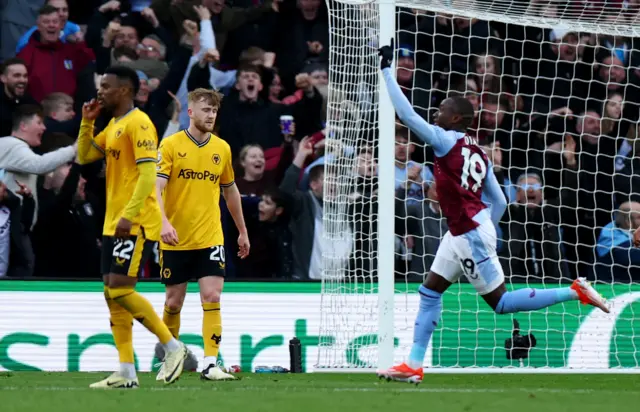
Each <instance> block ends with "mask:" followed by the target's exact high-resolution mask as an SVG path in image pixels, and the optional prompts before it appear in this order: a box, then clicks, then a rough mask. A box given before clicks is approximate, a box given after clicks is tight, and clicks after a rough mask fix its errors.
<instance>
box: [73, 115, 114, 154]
mask: <svg viewBox="0 0 640 412" xmlns="http://www.w3.org/2000/svg"><path fill="white" fill-rule="evenodd" d="M94 123H95V122H94V121H93V120H85V119H82V122H81V123H80V133H79V134H78V160H79V161H80V164H87V163H92V162H95V161H96V160H100V159H102V158H103V157H104V150H105V147H106V145H107V135H106V133H105V131H104V130H103V131H102V132H100V133H99V134H98V135H97V136H95V137H94V136H93V130H94Z"/></svg>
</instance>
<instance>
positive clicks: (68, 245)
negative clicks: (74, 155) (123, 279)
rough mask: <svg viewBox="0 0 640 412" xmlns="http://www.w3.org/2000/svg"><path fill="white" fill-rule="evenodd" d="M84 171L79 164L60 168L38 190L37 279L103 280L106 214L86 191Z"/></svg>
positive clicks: (44, 180)
mask: <svg viewBox="0 0 640 412" xmlns="http://www.w3.org/2000/svg"><path fill="white" fill-rule="evenodd" d="M80 169H81V167H80V165H78V164H77V163H72V164H71V165H63V166H60V167H59V168H58V169H56V170H55V171H54V172H53V173H50V174H49V175H47V176H45V177H44V179H43V182H42V185H39V187H38V199H39V201H40V208H39V209H38V219H39V220H38V223H37V224H36V226H35V228H34V231H33V235H32V240H33V247H34V250H35V252H36V257H37V258H36V264H35V275H36V276H39V277H64V278H87V277H95V278H98V277H100V264H99V262H100V241H99V239H100V236H101V229H102V225H101V219H100V216H103V214H102V211H101V210H99V207H100V206H98V202H97V200H96V199H94V197H93V196H92V195H91V194H90V193H87V192H85V190H84V186H85V180H84V179H83V178H82V177H81V176H80ZM69 253H72V255H70V254H69Z"/></svg>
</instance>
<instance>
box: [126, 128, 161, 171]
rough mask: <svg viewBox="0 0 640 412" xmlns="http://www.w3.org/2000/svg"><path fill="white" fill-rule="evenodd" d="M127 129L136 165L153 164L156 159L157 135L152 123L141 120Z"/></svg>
mask: <svg viewBox="0 0 640 412" xmlns="http://www.w3.org/2000/svg"><path fill="white" fill-rule="evenodd" d="M128 128H129V130H128V134H129V136H131V145H132V148H133V156H134V158H135V160H136V163H137V164H140V163H144V162H153V163H155V162H156V161H157V159H158V134H157V133H156V128H155V126H154V125H153V123H151V121H150V120H149V119H143V120H140V121H135V122H131V123H130V124H129V126H128Z"/></svg>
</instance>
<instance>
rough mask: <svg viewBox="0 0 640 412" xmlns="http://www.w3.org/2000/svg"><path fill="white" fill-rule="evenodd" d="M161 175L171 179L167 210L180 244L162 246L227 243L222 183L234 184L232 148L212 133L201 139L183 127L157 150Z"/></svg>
mask: <svg viewBox="0 0 640 412" xmlns="http://www.w3.org/2000/svg"><path fill="white" fill-rule="evenodd" d="M157 173H158V176H159V177H163V178H165V179H167V180H168V182H167V185H166V186H165V189H164V193H163V196H162V198H163V199H164V212H165V214H166V216H167V219H169V222H171V225H172V226H173V228H174V229H175V230H176V232H177V233H178V241H179V243H178V245H176V246H171V245H167V244H164V243H161V244H160V248H161V249H162V250H197V249H205V248H209V247H212V246H217V245H222V244H224V235H223V233H222V222H221V221H220V187H221V186H222V187H228V186H231V185H233V184H234V175H233V166H232V164H231V148H230V147H229V145H228V144H227V142H225V141H224V140H222V139H220V138H219V137H217V136H215V135H213V134H210V135H209V138H208V139H207V140H205V141H204V142H202V143H199V142H198V141H197V140H195V139H194V138H193V136H191V135H190V134H189V132H188V131H187V130H183V131H181V132H178V133H176V134H173V135H171V136H168V137H165V138H164V139H163V140H162V142H161V143H160V149H159V151H158V167H157Z"/></svg>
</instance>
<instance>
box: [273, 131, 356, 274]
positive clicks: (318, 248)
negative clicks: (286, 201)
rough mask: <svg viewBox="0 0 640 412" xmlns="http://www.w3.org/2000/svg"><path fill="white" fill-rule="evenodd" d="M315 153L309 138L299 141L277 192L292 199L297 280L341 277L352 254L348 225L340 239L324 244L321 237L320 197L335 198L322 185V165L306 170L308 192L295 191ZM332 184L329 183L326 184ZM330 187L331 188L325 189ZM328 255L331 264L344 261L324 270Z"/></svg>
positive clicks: (291, 225) (321, 199) (294, 257)
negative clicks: (309, 160) (302, 173)
mask: <svg viewBox="0 0 640 412" xmlns="http://www.w3.org/2000/svg"><path fill="white" fill-rule="evenodd" d="M313 151H314V147H313V144H312V142H311V139H310V138H308V137H306V138H304V139H302V141H301V142H300V145H299V147H298V153H297V154H296V156H295V158H294V160H293V164H292V165H291V166H290V167H289V169H288V170H287V172H286V173H285V176H284V179H283V180H282V183H281V184H280V190H282V191H283V192H284V193H286V194H288V195H289V196H291V222H290V225H289V227H290V229H291V233H292V245H293V246H292V250H293V261H294V276H295V277H297V278H299V279H314V280H320V279H322V275H323V270H327V271H328V272H327V273H329V276H342V273H337V272H335V271H336V270H337V271H342V270H344V268H345V265H346V263H347V262H346V259H347V258H348V256H349V255H350V254H351V249H352V246H353V239H352V232H351V229H350V228H349V227H347V226H345V228H344V233H341V236H342V238H341V239H332V240H331V241H325V240H324V239H323V237H322V233H323V230H324V223H323V213H324V202H323V197H325V198H326V197H331V196H334V193H333V190H326V189H325V185H324V178H325V174H324V165H318V166H315V167H314V168H312V169H311V170H310V171H309V187H310V190H309V191H306V192H303V191H301V190H298V180H299V177H300V172H301V171H302V168H303V166H304V163H305V161H306V159H307V157H309V156H310V155H311V154H312V153H313ZM329 184H332V183H329ZM328 187H331V186H328ZM325 252H326V253H328V254H330V255H331V256H332V257H333V259H332V262H338V261H340V260H341V259H344V261H343V262H341V263H342V264H337V265H336V267H325V266H324V262H323V259H322V256H323V253H325Z"/></svg>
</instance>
